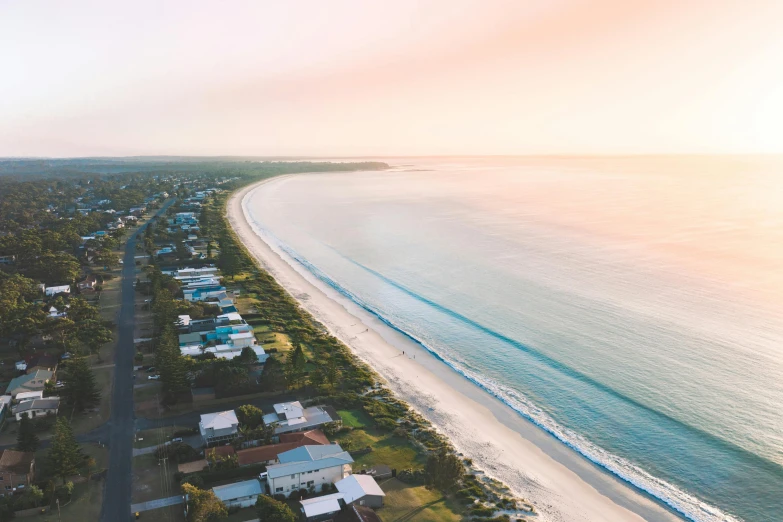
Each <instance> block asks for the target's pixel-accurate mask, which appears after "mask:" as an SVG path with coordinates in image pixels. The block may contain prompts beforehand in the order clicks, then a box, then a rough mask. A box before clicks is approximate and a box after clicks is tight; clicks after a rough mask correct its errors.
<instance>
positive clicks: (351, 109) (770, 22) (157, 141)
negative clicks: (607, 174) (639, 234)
mask: <svg viewBox="0 0 783 522" xmlns="http://www.w3.org/2000/svg"><path fill="white" fill-rule="evenodd" d="M781 24H783V1H781V0H770V1H758V0H735V1H733V2H726V1H722V0H708V1H698V0H691V1H688V0H685V1H676V2H669V1H666V0H655V1H646V0H594V1H577V0H527V1H526V0H509V1H503V0H481V1H470V0H431V1H426V2H425V1H422V2H414V1H409V0H394V1H390V2H383V1H366V0H363V1H360V0H356V1H342V0H317V1H315V0H314V1H293V0H292V1H248V2H238V1H235V2H232V1H225V2H217V1H215V2H197V1H192V0H188V1H181V2H174V1H169V2H161V1H159V0H156V1H150V2H146V1H133V2H107V1H95V2H84V1H77V0H68V1H64V2H58V1H49V2H41V1H37V0H19V1H9V0H0V156H23V155H36V156H80V155H137V154H198V155H219V154H236V155H242V154H247V155H332V156H344V155H409V154H530V153H646V152H675V153H687V152H702V153H713V152H714V153H742V152H774V153H783V30H781Z"/></svg>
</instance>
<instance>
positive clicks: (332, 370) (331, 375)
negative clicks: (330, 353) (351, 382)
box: [324, 357, 340, 389]
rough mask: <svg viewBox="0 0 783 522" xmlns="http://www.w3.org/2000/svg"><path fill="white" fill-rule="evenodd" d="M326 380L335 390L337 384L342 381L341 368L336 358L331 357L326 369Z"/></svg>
mask: <svg viewBox="0 0 783 522" xmlns="http://www.w3.org/2000/svg"><path fill="white" fill-rule="evenodd" d="M324 379H325V380H326V382H327V383H328V384H329V386H331V388H332V389H334V388H335V387H336V386H337V382H338V381H339V380H340V368H338V367H337V361H335V360H334V357H329V359H327V361H326V366H325V367H324Z"/></svg>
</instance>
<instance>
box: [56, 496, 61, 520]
mask: <svg viewBox="0 0 783 522" xmlns="http://www.w3.org/2000/svg"><path fill="white" fill-rule="evenodd" d="M57 521H58V522H62V519H61V518H60V499H59V498H58V499H57Z"/></svg>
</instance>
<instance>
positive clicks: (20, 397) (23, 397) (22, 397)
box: [3, 390, 43, 402]
mask: <svg viewBox="0 0 783 522" xmlns="http://www.w3.org/2000/svg"><path fill="white" fill-rule="evenodd" d="M3 397H5V395H4V396H3ZM9 397H10V395H9ZM33 399H43V390H41V391H31V392H22V393H17V394H16V399H15V400H16V402H24V401H32V400H33Z"/></svg>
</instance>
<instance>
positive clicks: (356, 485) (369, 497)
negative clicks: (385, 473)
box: [334, 475, 386, 508]
mask: <svg viewBox="0 0 783 522" xmlns="http://www.w3.org/2000/svg"><path fill="white" fill-rule="evenodd" d="M334 485H335V486H336V487H337V491H339V492H340V493H341V494H342V496H343V499H345V503H346V504H357V505H359V506H367V507H372V508H379V507H381V506H383V497H385V496H386V493H384V492H383V490H382V489H381V487H380V486H379V485H378V483H377V482H375V479H374V478H372V477H371V476H370V475H349V476H347V477H345V478H344V479H342V480H339V481H337V482H335V484H334Z"/></svg>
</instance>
